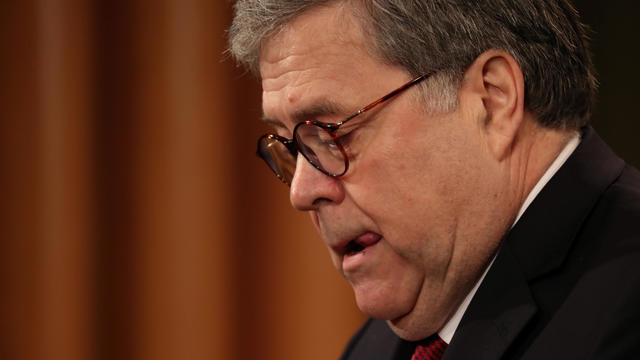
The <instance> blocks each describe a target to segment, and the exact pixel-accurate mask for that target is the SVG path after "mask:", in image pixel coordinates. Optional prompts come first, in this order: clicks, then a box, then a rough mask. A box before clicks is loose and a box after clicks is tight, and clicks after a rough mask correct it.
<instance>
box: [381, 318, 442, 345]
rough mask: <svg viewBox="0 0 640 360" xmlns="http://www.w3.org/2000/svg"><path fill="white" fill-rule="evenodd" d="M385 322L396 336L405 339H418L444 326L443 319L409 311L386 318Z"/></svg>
mask: <svg viewBox="0 0 640 360" xmlns="http://www.w3.org/2000/svg"><path fill="white" fill-rule="evenodd" d="M387 324H388V325H389V327H390V328H391V330H393V332H394V333H395V334H396V335H398V337H400V338H402V339H404V340H407V341H418V340H422V339H425V338H427V337H429V336H431V335H433V334H435V333H436V332H438V330H439V329H440V328H441V327H442V326H444V319H436V318H430V317H429V316H418V315H417V314H414V313H413V312H411V313H409V314H406V315H404V316H401V317H399V318H395V319H393V320H387Z"/></svg>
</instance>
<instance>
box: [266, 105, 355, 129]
mask: <svg viewBox="0 0 640 360" xmlns="http://www.w3.org/2000/svg"><path fill="white" fill-rule="evenodd" d="M338 115H340V116H345V117H346V116H347V110H346V109H345V108H344V107H343V106H341V105H340V104H338V103H336V102H335V101H331V100H327V99H325V100H322V101H319V102H316V103H314V104H311V105H310V106H308V107H306V108H302V109H300V110H296V111H295V112H294V113H293V115H292V116H291V119H292V120H293V121H294V122H295V123H296V124H297V123H299V122H302V121H305V120H311V119H316V118H319V117H326V116H338ZM262 121H264V122H265V123H267V124H268V125H271V126H274V127H285V126H284V124H283V123H282V122H281V121H279V120H276V119H272V118H269V117H267V116H266V115H264V114H263V115H262Z"/></svg>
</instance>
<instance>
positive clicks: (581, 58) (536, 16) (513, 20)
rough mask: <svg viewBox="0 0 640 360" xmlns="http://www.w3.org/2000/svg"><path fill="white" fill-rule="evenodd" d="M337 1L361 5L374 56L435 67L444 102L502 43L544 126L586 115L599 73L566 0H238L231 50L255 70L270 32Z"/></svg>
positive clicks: (451, 102) (569, 123)
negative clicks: (484, 56) (517, 67)
mask: <svg viewBox="0 0 640 360" xmlns="http://www.w3.org/2000/svg"><path fill="white" fill-rule="evenodd" d="M336 1H353V2H354V3H357V4H358V5H359V6H354V11H355V13H354V14H355V15H356V16H357V17H358V18H359V19H360V21H361V23H362V26H363V31H364V32H365V33H366V34H367V35H368V38H370V39H371V45H372V46H370V48H372V52H373V54H372V55H374V56H376V57H379V58H380V59H381V60H383V61H385V62H387V63H390V64H395V65H398V66H401V67H403V68H405V69H406V70H407V71H408V72H409V73H411V74H413V75H416V76H417V75H420V74H422V73H424V72H426V71H437V78H439V80H436V83H437V84H438V86H439V87H440V90H441V93H442V94H443V99H440V100H441V101H440V102H439V103H440V106H441V107H443V108H451V107H452V106H455V98H456V96H457V95H456V94H457V89H458V87H459V84H460V80H461V79H462V76H463V74H464V72H465V71H466V69H467V68H468V67H469V65H471V63H472V62H473V61H474V60H475V59H476V58H477V57H478V56H479V55H480V54H482V53H483V52H485V51H487V50H489V49H500V50H504V51H506V52H508V53H510V54H511V55H512V56H513V57H514V58H515V59H516V61H517V62H518V64H519V65H520V68H521V69H522V72H523V75H524V81H525V106H526V108H527V109H528V110H529V111H531V112H532V113H533V114H534V115H535V116H536V118H537V120H538V122H539V123H540V124H541V125H543V126H545V127H548V128H557V129H577V128H579V127H581V126H583V125H585V124H586V123H587V122H588V121H589V117H590V115H591V108H592V106H593V102H594V98H595V93H596V89H597V80H596V77H595V70H594V69H593V63H592V60H591V53H590V49H589V44H588V38H587V35H586V33H587V30H586V27H585V26H584V25H583V24H582V23H580V21H579V17H578V13H577V11H576V10H575V8H574V7H573V6H572V5H571V3H570V2H569V1H568V0H467V1H465V0H238V1H237V2H236V4H235V17H234V20H233V24H232V26H231V28H230V29H229V42H230V51H231V53H232V54H233V56H234V57H235V58H236V59H237V60H238V61H239V62H240V63H242V64H244V65H245V66H247V67H248V68H249V69H250V70H251V71H253V72H254V73H256V74H258V72H259V69H258V59H259V55H260V47H261V44H262V42H263V41H264V40H265V39H266V38H268V37H269V36H272V35H273V34H274V33H276V32H277V31H279V30H280V29H282V27H283V26H285V25H286V24H287V23H288V22H290V21H291V20H292V19H294V18H295V17H297V16H298V15H300V14H301V13H303V12H305V11H307V10H309V9H311V8H313V7H316V6H320V5H327V4H330V3H333V2H336ZM431 94H432V95H431V96H433V93H431ZM447 94H449V95H447ZM451 94H453V96H450V95H451Z"/></svg>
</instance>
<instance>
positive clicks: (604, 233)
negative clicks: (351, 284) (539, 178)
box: [342, 128, 640, 360]
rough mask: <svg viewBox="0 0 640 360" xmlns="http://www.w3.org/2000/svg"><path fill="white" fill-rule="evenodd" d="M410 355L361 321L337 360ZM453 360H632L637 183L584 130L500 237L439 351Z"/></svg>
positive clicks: (637, 302) (637, 275)
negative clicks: (489, 264) (575, 145)
mask: <svg viewBox="0 0 640 360" xmlns="http://www.w3.org/2000/svg"><path fill="white" fill-rule="evenodd" d="M413 347H414V344H411V343H410V342H407V341H404V340H401V339H399V338H398V337H397V336H396V335H395V334H394V333H393V332H391V330H390V329H389V328H388V326H387V325H386V324H385V323H384V322H383V321H379V320H369V321H367V322H366V323H365V325H364V326H363V327H362V328H361V329H360V330H359V331H358V333H356V335H355V336H354V337H353V339H351V342H350V343H349V345H348V346H347V349H346V350H345V353H344V354H343V357H342V359H350V360H351V359H368V360H373V359H403V360H409V359H410V358H411V353H412V349H413ZM455 359H474V360H483V359H487V360H488V359H563V360H566V359H640V173H639V172H638V171H637V170H636V169H634V168H632V167H630V166H628V165H626V164H625V163H624V162H623V161H622V160H621V159H620V158H618V157H617V156H616V155H615V154H614V153H613V152H612V151H611V150H610V149H609V148H608V147H607V145H606V144H605V143H604V142H603V141H602V140H601V139H600V138H599V137H598V136H597V135H596V134H595V132H594V131H593V130H592V129H591V128H586V129H584V130H583V139H582V142H581V143H580V145H579V146H578V148H577V149H576V150H575V151H574V153H573V154H572V155H571V157H569V159H568V160H567V161H566V162H565V164H564V165H563V166H562V167H561V168H560V170H558V172H557V173H556V174H555V176H554V177H553V178H552V179H551V180H550V181H549V183H547V185H546V186H545V187H544V189H543V190H542V191H541V192H540V193H539V194H538V196H537V197H536V198H535V200H534V201H533V202H532V203H531V205H530V206H529V208H528V209H527V210H526V212H525V213H524V215H523V216H522V218H521V219H520V220H519V221H518V223H517V224H516V226H514V228H513V229H512V230H511V231H510V232H509V233H508V234H507V235H506V236H505V239H504V241H503V244H502V247H501V249H500V252H499V254H498V256H497V257H496V260H495V262H494V264H493V266H492V267H491V269H490V270H489V272H488V273H487V276H486V277H485V279H484V281H483V282H482V284H481V285H480V287H479V289H478V292H477V293H476V294H475V296H474V298H473V299H472V301H471V304H470V305H469V307H468V309H467V311H466V313H465V314H464V316H463V318H462V321H461V322H460V325H459V326H458V329H457V331H456V333H455V335H454V337H453V339H452V341H451V344H449V346H448V347H447V350H446V351H445V355H444V360H455Z"/></svg>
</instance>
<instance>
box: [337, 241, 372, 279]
mask: <svg viewBox="0 0 640 360" xmlns="http://www.w3.org/2000/svg"><path fill="white" fill-rule="evenodd" d="M377 245H378V242H376V243H375V244H372V245H369V246H367V247H366V248H364V249H362V251H359V252H357V253H355V254H346V255H344V257H343V258H342V271H343V272H344V273H349V272H354V271H356V270H357V269H358V268H359V267H361V266H363V264H364V263H365V262H366V261H367V259H369V258H371V256H373V253H374V252H375V251H376V248H377Z"/></svg>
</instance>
